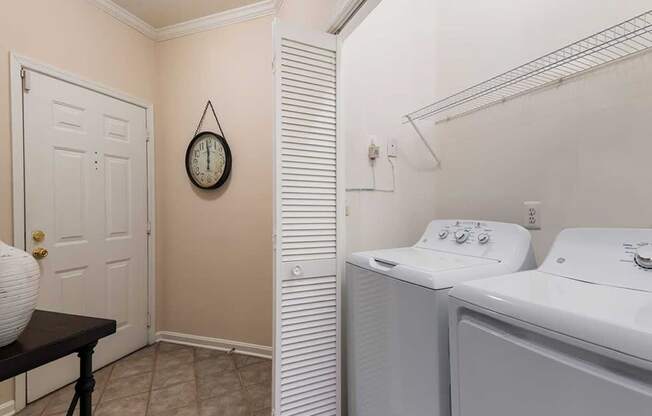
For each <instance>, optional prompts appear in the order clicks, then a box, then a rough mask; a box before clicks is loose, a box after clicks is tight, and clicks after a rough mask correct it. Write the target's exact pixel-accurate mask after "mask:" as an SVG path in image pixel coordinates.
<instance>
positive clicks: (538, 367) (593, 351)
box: [450, 229, 652, 416]
mask: <svg viewBox="0 0 652 416" xmlns="http://www.w3.org/2000/svg"><path fill="white" fill-rule="evenodd" d="M450 314H451V317H450V331H451V346H450V348H451V375H452V385H451V387H452V392H451V393H452V394H451V395H452V407H453V415H454V416H524V415H527V416H550V415H569V416H570V415H572V416H616V415H618V416H650V415H652V230H651V229H569V230H565V231H563V232H562V233H561V234H559V236H558V237H557V240H556V241H555V243H554V245H553V247H552V249H551V251H550V253H549V254H548V256H547V258H546V260H545V262H544V263H543V265H542V266H541V267H540V268H539V269H538V270H536V271H529V272H523V273H516V274H512V275H507V276H501V277H495V278H490V279H486V280H479V281H473V282H468V283H465V284H462V285H459V286H457V287H456V288H454V289H453V290H452V291H451V309H450Z"/></svg>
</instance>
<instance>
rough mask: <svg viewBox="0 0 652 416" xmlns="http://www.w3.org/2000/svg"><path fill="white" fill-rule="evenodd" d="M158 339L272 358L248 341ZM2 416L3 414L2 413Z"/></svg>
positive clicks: (173, 335)
mask: <svg viewBox="0 0 652 416" xmlns="http://www.w3.org/2000/svg"><path fill="white" fill-rule="evenodd" d="M156 341H165V342H171V343H173V344H182V345H190V346H193V347H202V348H209V349H213V350H220V351H231V350H235V352H237V353H239V354H244V355H251V356H254V357H262V358H267V359H270V360H271V359H272V347H268V346H264V345H256V344H248V343H246V342H239V341H231V340H228V339H219V338H210V337H202V336H199V335H190V334H182V333H180V332H170V331H159V332H157V333H156ZM0 416H3V415H2V414H0Z"/></svg>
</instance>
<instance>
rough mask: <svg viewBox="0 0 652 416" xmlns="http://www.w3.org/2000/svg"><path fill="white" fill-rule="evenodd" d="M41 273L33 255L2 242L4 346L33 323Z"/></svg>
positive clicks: (0, 333) (0, 323)
mask: <svg viewBox="0 0 652 416" xmlns="http://www.w3.org/2000/svg"><path fill="white" fill-rule="evenodd" d="M40 275H41V272H40V269H39V265H38V263H37V262H36V260H34V258H33V257H32V256H30V255H29V254H27V253H25V252H24V251H22V250H19V249H17V248H15V247H11V246H9V245H7V244H5V243H3V242H2V241H0V347H4V346H5V345H8V344H11V343H12V342H14V341H15V340H16V338H18V336H19V335H20V334H21V333H22V332H23V330H25V327H26V326H27V324H28V323H29V320H30V318H31V317H32V313H33V312H34V309H35V308H36V300H37V298H38V286H39V277H40Z"/></svg>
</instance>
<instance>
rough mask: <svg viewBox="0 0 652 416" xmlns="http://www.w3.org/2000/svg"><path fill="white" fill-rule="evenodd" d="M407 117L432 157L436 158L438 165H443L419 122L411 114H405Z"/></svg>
mask: <svg viewBox="0 0 652 416" xmlns="http://www.w3.org/2000/svg"><path fill="white" fill-rule="evenodd" d="M405 117H407V119H408V122H409V123H410V124H411V125H412V128H413V129H414V131H416V132H417V135H418V136H419V138H420V139H421V141H422V142H423V144H424V145H425V146H426V148H427V149H428V151H429V152H430V154H431V155H432V157H433V158H434V159H435V163H437V166H441V161H440V160H439V158H438V157H437V154H436V153H435V151H434V150H433V149H432V147H431V146H430V143H428V141H427V140H426V138H425V137H424V135H423V133H421V130H419V126H417V124H416V123H415V122H414V120H413V119H412V117H411V116H410V115H409V114H408V115H407V116H405Z"/></svg>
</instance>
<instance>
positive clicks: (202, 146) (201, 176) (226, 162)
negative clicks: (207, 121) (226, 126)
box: [186, 131, 231, 189]
mask: <svg viewBox="0 0 652 416" xmlns="http://www.w3.org/2000/svg"><path fill="white" fill-rule="evenodd" d="M186 172H187V173H188V177H189V178H190V181H191V182H192V183H193V184H194V185H195V186H197V187H199V188H201V189H217V188H219V187H220V186H222V185H224V183H225V182H226V180H227V179H228V178H229V174H230V173H231V149H230V148H229V145H228V143H227V142H226V139H224V137H222V136H221V135H219V134H216V133H213V132H210V131H203V132H201V133H197V134H195V137H193V139H192V140H191V141H190V144H189V145H188V149H187V150H186Z"/></svg>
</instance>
